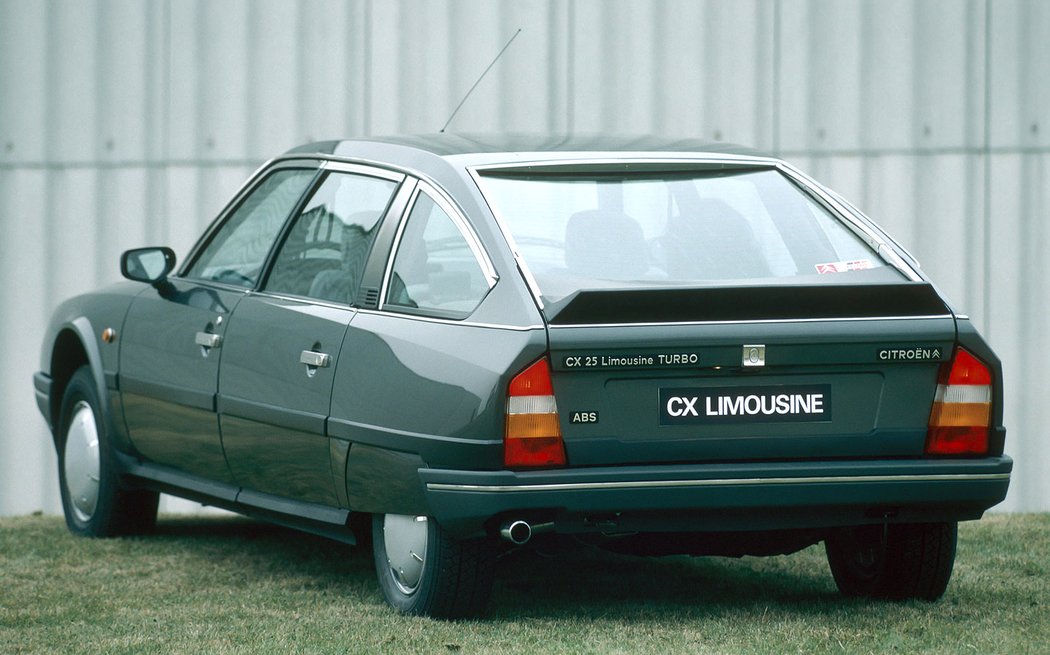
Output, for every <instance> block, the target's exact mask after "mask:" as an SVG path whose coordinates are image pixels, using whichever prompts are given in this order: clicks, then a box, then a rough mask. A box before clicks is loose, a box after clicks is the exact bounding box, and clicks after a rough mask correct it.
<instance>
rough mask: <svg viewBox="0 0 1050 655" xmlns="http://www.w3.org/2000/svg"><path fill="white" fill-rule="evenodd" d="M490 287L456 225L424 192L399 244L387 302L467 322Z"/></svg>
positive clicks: (420, 195) (413, 208) (410, 215)
mask: <svg viewBox="0 0 1050 655" xmlns="http://www.w3.org/2000/svg"><path fill="white" fill-rule="evenodd" d="M489 289H490V284H489V278H488V277H487V276H486V275H485V272H484V270H483V269H482V267H481V265H480V264H479V263H478V259H477V257H476V256H475V254H474V251H473V250H472V249H471V247H470V245H469V243H468V241H467V239H466V237H465V236H464V235H463V233H462V232H461V231H460V229H459V227H458V226H457V225H456V223H455V221H453V220H452V218H451V217H450V216H449V215H448V213H446V212H445V210H444V209H442V208H441V206H439V205H438V204H437V203H436V202H434V200H433V199H432V198H431V197H430V196H429V195H427V194H425V193H420V194H419V195H418V196H417V197H416V202H415V204H414V205H413V207H412V211H411V213H410V214H409V216H408V222H407V223H406V224H405V227H404V231H403V233H402V234H401V239H400V241H399V243H398V247H397V255H395V257H394V266H393V270H392V273H391V275H390V283H389V290H388V291H387V304H388V305H393V306H397V307H406V308H411V309H419V310H426V311H425V312H423V313H429V314H434V315H437V316H446V317H452V318H464V317H466V316H467V315H469V314H470V313H471V312H472V311H474V308H475V307H477V306H478V304H479V303H480V302H481V301H482V299H483V298H484V297H485V295H486V294H487V293H488V292H489Z"/></svg>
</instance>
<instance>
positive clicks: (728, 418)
mask: <svg viewBox="0 0 1050 655" xmlns="http://www.w3.org/2000/svg"><path fill="white" fill-rule="evenodd" d="M478 181H479V188H480V189H481V191H482V193H483V194H484V195H485V197H486V199H487V201H488V203H489V206H490V207H491V208H492V209H493V213H494V215H495V216H496V218H497V221H498V223H499V225H500V226H501V229H502V230H503V232H504V235H505V236H506V237H507V241H508V243H509V244H510V246H511V248H512V250H513V252H514V253H515V255H516V256H517V258H518V262H519V265H520V267H521V270H522V273H523V276H524V278H525V280H526V281H527V282H528V283H529V286H530V288H531V289H532V290H533V293H534V295H535V296H536V298H537V301H538V304H539V306H540V307H541V310H542V312H543V314H544V317H545V320H546V323H547V325H548V334H549V342H550V343H549V345H550V352H551V365H552V380H551V381H552V386H553V391H554V396H555V401H556V405H557V409H558V414H559V421H560V427H561V432H562V436H563V439H564V443H565V448H566V455H567V458H568V463H569V465H572V466H591V465H614V464H637V463H662V462H709V461H742V460H787V459H810V458H820V459H827V458H857V457H912V456H919V455H921V454H922V453H923V449H924V445H925V438H926V431H927V426H928V422H929V418H930V410H931V406H932V404H933V401H934V396H935V394H936V391H937V374H938V368H939V366H940V364H941V363H942V362H945V361H948V360H950V359H951V356H952V348H953V345H954V342H955V339H956V326H955V321H954V318H953V316H952V314H951V312H950V311H949V310H948V308H947V307H946V306H945V304H944V302H943V301H942V300H941V299H940V297H939V296H938V295H937V293H936V291H935V290H934V289H933V288H932V287H931V286H930V285H929V284H927V283H926V282H923V281H921V279H920V276H919V275H918V274H917V273H916V272H915V271H914V270H911V269H910V268H909V267H908V266H907V264H905V263H904V262H903V261H902V260H901V259H900V257H899V256H896V255H895V253H894V251H893V250H892V249H891V248H890V247H889V246H888V244H887V242H886V241H885V239H884V238H883V237H881V236H880V235H879V234H878V233H877V230H876V229H875V228H874V227H873V226H872V225H870V224H868V223H866V222H863V221H861V220H860V219H859V217H857V216H853V215H851V214H846V213H843V211H842V207H840V206H838V205H837V203H836V202H835V201H834V199H833V198H832V197H831V196H829V195H828V194H827V193H825V192H823V191H822V190H821V189H820V188H819V187H817V186H815V185H813V184H812V183H810V182H808V181H807V180H806V179H804V178H802V177H800V176H798V175H796V174H794V173H792V172H791V171H790V170H788V169H786V168H784V167H782V166H779V165H777V164H776V163H775V162H769V161H763V160H758V159H748V158H737V159H726V160H719V159H718V158H714V159H705V158H704V157H701V156H699V155H698V156H697V158H696V160H695V161H685V160H680V161H679V160H676V161H656V160H633V159H620V160H618V161H617V160H610V161H604V160H600V159H598V158H596V159H595V161H591V162H571V163H557V162H555V163H546V164H541V165H534V166H524V165H516V164H515V165H509V166H502V167H493V168H491V169H486V170H483V171H480V175H479V178H478Z"/></svg>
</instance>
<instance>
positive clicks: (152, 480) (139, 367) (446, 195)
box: [34, 134, 1012, 617]
mask: <svg viewBox="0 0 1050 655" xmlns="http://www.w3.org/2000/svg"><path fill="white" fill-rule="evenodd" d="M121 268H122V271H123V273H124V276H125V277H127V278H128V280H127V281H125V282H122V283H119V284H115V285H113V286H110V287H107V288H104V289H101V290H99V291H96V292H94V293H89V294H86V295H83V296H79V297H76V298H73V299H71V300H69V301H67V302H65V303H63V304H62V305H61V306H60V307H59V308H58V309H57V310H56V311H55V313H54V316H53V318H52V320H51V323H50V326H49V328H48V331H47V333H46V336H45V338H44V344H43V353H42V357H41V363H40V371H39V372H38V373H37V374H36V376H35V378H34V385H35V389H36V397H37V402H38V404H39V407H40V410H41V412H42V413H43V415H44V417H45V419H46V420H47V421H48V423H49V424H50V425H51V427H52V429H53V434H54V440H55V446H56V450H57V453H58V462H59V473H60V478H61V491H62V500H63V505H64V509H65V514H66V521H67V524H68V526H69V528H70V529H71V530H72V531H73V532H74V533H77V534H83V535H89V536H110V535H120V534H129V533H136V532H143V531H146V530H148V529H149V528H151V527H152V526H153V524H154V522H155V520H156V514H157V499H158V493H159V492H165V493H171V494H175V495H178V496H182V497H185V498H189V499H194V500H198V501H201V502H204V503H207V504H210V505H215V506H219V507H225V508H228V509H231V510H233V511H236V512H241V513H244V514H247V515H251V516H255V517H259V518H262V519H265V520H270V521H274V522H277V523H281V524H285V525H290V526H294V527H297V528H301V529H303V530H307V531H310V532H314V533H317V534H321V535H325V536H328V537H331V538H333V539H336V540H339V541H343V542H346V543H351V544H353V543H355V542H357V541H358V540H362V541H365V542H367V540H368V537H370V538H371V544H372V551H373V555H374V559H375V565H376V571H377V574H378V578H379V584H380V587H381V589H382V591H383V594H384V596H385V598H386V599H387V600H388V601H389V602H390V604H391V605H393V606H394V607H396V608H397V609H399V610H401V611H403V612H406V613H412V614H423V615H429V616H439V617H459V616H474V615H477V614H479V613H481V612H482V611H483V610H484V607H485V605H486V602H487V599H488V597H489V593H490V589H491V587H492V584H493V569H494V565H495V562H496V558H497V555H498V554H499V552H501V551H502V550H505V549H511V548H521V547H529V546H530V543H534V542H533V540H534V539H535V540H541V539H565V538H569V537H577V538H580V539H584V540H587V541H589V542H591V543H595V544H598V545H601V546H605V547H608V548H611V549H615V550H618V551H621V552H629V553H638V554H650V555H659V554H672V553H687V554H691V555H731V556H738V555H745V554H750V555H773V554H782V553H790V552H793V551H796V550H799V549H801V548H804V547H806V546H809V545H812V544H815V543H820V542H824V543H825V547H826V550H827V555H828V561H829V564H830V568H831V572H832V574H833V576H834V579H835V581H836V583H837V584H838V587H839V589H840V590H841V591H842V592H844V593H845V594H847V595H863V596H870V597H877V598H890V599H905V598H922V599H929V600H933V599H936V598H938V597H940V596H941V595H942V594H943V592H944V590H945V588H946V585H947V584H948V580H949V577H950V575H951V571H952V567H953V562H954V558H955V544H956V526H957V523H958V522H959V521H964V520H972V519H977V518H980V516H981V515H982V513H983V512H984V511H985V510H986V509H987V508H989V507H991V506H993V505H995V504H996V503H998V502H1000V501H1001V500H1002V499H1003V498H1004V497H1005V494H1006V490H1007V486H1008V484H1009V478H1010V471H1011V467H1012V462H1011V460H1010V459H1009V458H1008V457H1006V456H1004V455H1003V444H1004V439H1005V429H1004V428H1003V426H1002V409H1003V384H1002V370H1001V365H1000V362H999V360H998V358H997V357H996V356H995V354H994V353H993V352H992V350H991V349H990V348H989V347H988V345H987V344H986V343H985V341H984V340H983V339H982V338H981V336H980V335H979V334H978V332H977V330H976V329H975V328H974V326H973V325H972V323H971V322H970V320H969V319H968V318H967V317H966V316H965V315H964V314H962V313H960V312H959V311H958V310H957V309H955V308H954V307H952V306H951V305H950V304H949V303H948V301H947V300H946V299H945V298H943V297H942V296H941V295H940V294H939V293H938V291H937V289H936V288H935V287H934V286H933V284H932V283H931V282H930V281H929V280H928V279H927V277H926V275H925V274H924V273H923V272H922V270H921V269H920V268H919V266H918V264H917V263H916V262H915V261H914V259H912V257H911V256H910V255H909V254H908V253H907V252H906V251H905V250H904V249H903V248H901V247H900V246H899V245H897V244H896V243H895V242H894V241H893V240H892V239H891V238H890V237H889V236H888V235H886V234H885V233H884V232H883V231H882V230H880V229H879V228H878V227H877V226H876V225H875V224H874V223H873V222H872V221H870V220H869V219H868V218H866V217H865V216H864V215H862V214H861V213H860V212H859V211H857V210H856V209H855V208H854V207H852V206H851V205H850V204H848V203H847V202H846V201H845V200H843V199H842V198H840V197H839V196H838V195H836V194H835V193H833V192H831V191H829V190H828V189H826V188H824V187H823V186H821V185H820V184H818V183H817V182H815V181H813V180H812V179H810V178H809V177H807V176H806V175H804V174H802V173H801V172H799V171H798V170H797V169H795V168H794V167H792V166H791V165H790V164H787V163H785V162H784V161H781V160H779V159H777V158H774V157H770V156H768V155H764V154H761V153H758V152H754V151H752V150H749V149H746V148H741V147H737V146H729V145H725V144H716V143H703V142H698V141H693V140H677V141H672V140H661V139H656V138H650V137H647V138H621V139H615V138H601V139H583V138H553V137H493V138H480V137H466V136H454V135H445V134H442V135H435V136H425V137H398V138H388V139H361V140H348V141H329V142H323V143H313V144H309V145H306V146H302V147H299V148H296V149H294V150H291V151H289V152H287V153H285V154H284V155H282V156H280V157H277V158H276V159H274V160H272V161H270V162H268V163H267V164H266V165H264V166H263V167H262V168H261V169H260V170H259V171H258V172H257V173H256V174H255V175H254V176H252V178H251V179H250V180H248V182H247V183H246V184H245V185H244V187H243V188H242V189H241V190H240V191H239V192H238V193H237V194H236V196H235V197H234V198H233V199H232V200H231V202H230V203H229V205H228V206H227V207H226V208H225V209H224V210H223V211H222V213H221V214H220V215H219V217H218V218H217V219H216V220H215V221H214V223H213V224H212V225H211V227H210V228H209V229H208V230H207V231H206V232H205V233H204V235H203V236H202V237H201V239H200V240H199V242H198V243H197V245H196V246H194V247H193V249H192V250H191V251H190V253H189V255H188V256H187V257H186V258H185V260H184V262H183V263H182V264H181V265H180V266H178V267H176V261H175V255H174V253H173V252H172V251H171V250H170V249H168V248H165V247H148V248H139V249H135V250H131V251H128V252H126V253H125V254H124V255H123V257H122V259H121Z"/></svg>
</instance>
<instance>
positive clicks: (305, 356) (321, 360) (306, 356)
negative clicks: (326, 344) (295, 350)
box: [299, 350, 332, 368]
mask: <svg viewBox="0 0 1050 655" xmlns="http://www.w3.org/2000/svg"><path fill="white" fill-rule="evenodd" d="M299 363H300V364H306V365H307V366H310V367H313V368H328V365H329V364H331V363H332V356H331V355H329V354H328V353H317V352H314V351H312V350H304V351H303V352H302V354H300V355H299Z"/></svg>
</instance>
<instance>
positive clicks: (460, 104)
mask: <svg viewBox="0 0 1050 655" xmlns="http://www.w3.org/2000/svg"><path fill="white" fill-rule="evenodd" d="M519 34H521V28H520V27H519V28H518V31H517V32H515V33H514V34H513V36H511V37H510V40H509V41H507V45H505V46H503V49H502V50H500V51H499V53H497V54H496V58H495V59H493V60H492V63H491V64H489V66H488V68H486V69H485V70H484V72H482V73H481V76H480V77H478V81H477V82H474V86H472V87H470V90H469V91H467V95H465V96H463V99H462V100H460V101H459V104H458V105H456V108H455V109H453V110H452V115H451V116H449V117H448V120H447V121H445V124H444V125H443V126H442V127H441V133H442V134H443V133H444V132H445V128H446V127H448V125H449V123H451V122H452V119H453V118H455V117H456V114H458V113H459V110H460V108H461V107H462V106H463V103H465V102H466V101H467V98H469V97H470V94H471V93H474V89H476V88H478V85H479V84H481V80H483V79H485V76H486V75H488V73H489V71H490V70H492V67H493V66H495V65H496V62H497V61H499V58H500V57H502V56H503V53H504V52H506V51H507V48H509V47H510V44H511V43H513V42H514V39H516V38H518V35H519Z"/></svg>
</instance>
